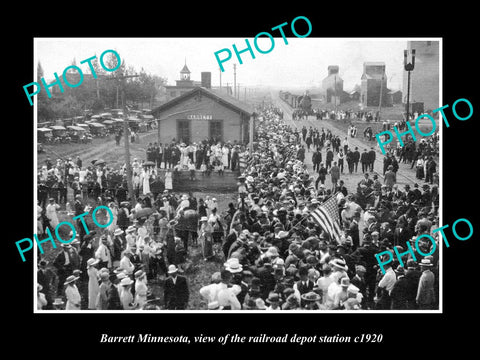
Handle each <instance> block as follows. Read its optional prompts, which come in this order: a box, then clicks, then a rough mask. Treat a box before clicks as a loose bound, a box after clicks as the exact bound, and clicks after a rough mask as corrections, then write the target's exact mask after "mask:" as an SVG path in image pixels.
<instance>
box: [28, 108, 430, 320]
mask: <svg viewBox="0 0 480 360" xmlns="http://www.w3.org/2000/svg"><path fill="white" fill-rule="evenodd" d="M280 114H281V111H280V110H279V109H277V108H275V107H273V106H269V107H267V108H265V109H263V111H262V112H261V116H260V117H259V121H258V128H257V132H256V139H255V147H254V152H253V153H251V154H249V155H248V157H247V158H246V162H247V164H248V166H247V168H246V169H245V171H243V173H242V175H241V176H240V177H239V179H238V180H239V183H238V198H237V199H236V201H233V202H231V203H230V204H229V205H228V209H226V210H224V209H218V205H217V202H216V200H215V199H211V198H205V199H197V198H195V197H194V196H193V195H192V194H175V193H173V192H172V191H171V190H169V189H165V190H163V191H162V192H160V193H157V194H156V195H153V193H152V192H151V191H149V192H147V193H145V194H144V195H143V197H141V198H140V199H139V201H138V202H137V204H136V205H135V206H134V207H130V206H129V203H128V202H126V201H125V200H123V201H119V199H118V198H115V197H110V198H108V200H107V201H109V203H108V204H109V207H111V209H112V212H113V213H114V214H115V219H114V221H113V222H112V224H111V225H110V226H109V227H108V228H107V229H106V230H105V231H104V232H102V233H99V234H96V233H93V232H91V233H90V234H82V233H79V238H78V240H74V241H73V242H72V243H70V244H64V245H63V246H62V251H61V252H59V253H58V254H57V257H56V258H55V260H54V261H53V266H48V265H49V264H48V263H47V262H46V260H45V259H41V260H40V262H39V270H38V307H39V308H43V309H52V308H58V309H63V308H65V309H69V310H72V309H73V310H79V309H91V310H94V309H97V310H111V309H124V310H134V309H168V310H183V309H189V310H190V309H191V308H190V302H189V301H190V299H191V288H190V287H191V285H189V284H190V283H189V277H190V276H193V275H192V274H190V273H189V272H188V258H189V253H190V252H189V249H190V248H191V247H192V246H198V247H200V249H201V253H202V257H203V260H204V261H212V262H216V263H218V264H219V266H218V271H217V272H214V273H213V274H212V275H211V282H210V283H209V284H204V286H203V287H201V289H200V290H199V295H200V296H201V298H202V299H203V303H204V306H203V308H202V309H205V310H206V309H208V310H267V311H268V310H301V309H306V310H360V309H361V310H369V309H374V310H390V309H392V310H405V309H408V310H416V309H436V308H438V302H439V278H438V269H439V260H438V246H437V251H435V252H434V253H433V254H432V255H430V256H422V255H421V254H420V253H419V252H418V251H416V250H414V252H413V253H406V254H405V255H404V256H403V257H402V260H403V261H402V263H400V262H399V261H398V260H394V261H393V262H391V263H390V264H388V265H385V269H386V273H385V274H383V273H382V272H381V271H380V269H379V266H378V263H377V259H376V258H375V254H377V253H380V252H383V251H387V250H388V251H391V252H393V246H397V247H399V252H400V253H402V252H403V251H402V250H401V249H402V248H403V249H404V250H405V249H406V248H407V243H409V242H410V243H411V244H413V242H414V241H415V239H416V237H417V236H420V235H422V234H427V233H428V234H431V235H432V230H433V229H434V228H436V227H438V195H439V194H438V186H437V184H432V186H431V187H430V186H429V185H428V184H425V185H423V187H422V190H420V188H419V185H418V184H415V185H414V186H413V189H411V188H410V186H409V185H405V187H404V189H400V188H399V186H398V184H397V182H396V176H395V173H396V170H395V169H394V167H393V165H392V164H389V165H388V166H387V168H386V171H385V177H384V181H383V183H382V182H380V180H379V179H378V175H376V174H374V175H373V176H372V178H370V174H369V172H371V167H370V163H365V167H363V161H361V158H362V156H361V155H360V162H362V167H363V168H362V173H363V179H361V180H360V181H359V182H358V184H357V186H356V188H350V189H348V188H347V187H346V186H345V184H344V183H343V182H342V181H338V182H333V181H332V188H331V189H326V188H325V185H324V182H323V181H317V180H318V178H321V175H322V173H323V174H324V175H325V172H324V170H322V168H324V166H323V161H320V162H319V164H318V166H317V167H316V168H315V169H314V171H313V172H310V171H309V170H308V167H307V165H306V164H305V145H306V140H307V138H312V144H314V146H315V147H316V151H315V152H320V153H321V151H323V149H324V150H325V151H326V154H325V155H326V158H327V159H326V161H329V158H330V156H337V161H335V160H333V159H332V160H331V166H329V167H328V170H327V172H330V173H332V169H333V168H334V167H338V155H339V154H340V153H344V154H345V152H346V153H348V152H349V151H350V152H352V153H353V152H355V151H358V149H356V150H355V149H352V147H351V146H350V144H348V137H346V138H345V139H344V141H346V142H343V141H341V139H340V138H339V137H338V136H334V135H333V134H331V132H329V131H326V132H324V131H318V130H316V129H313V128H311V129H305V130H306V131H304V130H303V129H302V130H301V131H299V130H297V129H294V128H292V127H290V126H288V125H286V124H285V123H284V121H283V120H282V118H281V116H280ZM315 139H317V140H315ZM304 144H305V145H304ZM212 145H213V144H212ZM154 146H155V144H152V146H151V148H153V147H154ZM210 146H211V145H210ZM307 146H308V145H307ZM185 148H186V146H185ZM200 148H201V146H200ZM206 149H207V151H208V150H210V151H211V152H214V153H215V151H214V150H212V148H211V147H210V148H208V147H206ZM204 150H205V148H204ZM164 151H165V149H164ZM164 151H163V153H164ZM184 151H185V152H184V158H190V154H191V153H192V152H193V151H189V150H184ZM155 152H156V151H154V153H155ZM315 152H314V154H315ZM329 152H331V153H332V155H329ZM364 152H366V149H365V150H364ZM147 153H148V152H147ZM150 153H151V152H150ZM193 154H196V151H195V152H193ZM218 154H220V152H218ZM222 155H223V152H222ZM180 156H181V155H180ZM317 156H318V155H317ZM207 157H208V156H207ZM392 157H393V158H395V154H393V155H392ZM190 159H191V158H190ZM194 160H197V158H194ZM395 160H396V159H395ZM149 161H155V160H152V158H150V159H149ZM194 162H195V163H196V161H194ZM160 163H161V162H160ZM357 163H358V162H357ZM157 164H158V161H157ZM348 165H349V166H348V170H349V171H350V170H351V172H356V171H357V167H356V165H355V162H353V166H352V167H351V166H350V165H351V163H348ZM394 170H395V171H394ZM335 172H336V170H335ZM150 190H151V189H150ZM332 199H333V200H334V203H335V211H336V212H337V213H338V214H337V215H338V223H339V226H340V229H341V233H340V236H335V234H333V233H332V231H330V230H329V229H325V228H324V227H321V226H320V224H319V223H318V222H316V221H315V219H314V217H312V216H311V214H312V213H314V212H315V210H316V209H319V208H321V207H322V206H324V204H326V203H327V202H328V201H329V200H330V201H331V200H332ZM84 205H85V202H84V201H83V199H82V197H81V196H79V195H77V197H76V200H75V204H74V209H75V212H80V211H83V208H84ZM437 235H438V233H437V234H433V235H432V236H433V237H434V238H435V239H436V241H437V244H438V236H437ZM432 246H433V244H431V243H430V242H429V241H428V240H426V238H423V239H422V241H420V243H419V248H420V249H421V250H422V253H424V254H427V253H429V252H430V251H429V250H430V249H431V247H432ZM413 248H414V249H415V247H413ZM393 257H394V258H396V256H393ZM155 288H161V289H163V296H158V294H156V293H155V291H154V289H155ZM159 298H160V299H162V300H161V301H158V299H159ZM65 304H66V305H65ZM191 310H197V309H191Z"/></svg>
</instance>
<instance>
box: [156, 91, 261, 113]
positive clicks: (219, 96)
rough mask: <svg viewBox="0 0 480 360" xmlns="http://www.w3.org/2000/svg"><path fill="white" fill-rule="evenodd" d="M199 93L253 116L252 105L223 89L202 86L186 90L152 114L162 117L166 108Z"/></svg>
mask: <svg viewBox="0 0 480 360" xmlns="http://www.w3.org/2000/svg"><path fill="white" fill-rule="evenodd" d="M199 94H200V95H202V96H206V97H208V98H210V99H213V100H214V101H217V102H218V103H219V104H222V105H224V106H226V107H228V108H230V109H232V110H234V111H236V112H238V113H242V114H245V115H247V116H251V115H252V114H253V111H254V109H253V107H251V106H250V105H248V104H246V103H244V102H242V101H240V100H238V99H235V98H234V97H233V96H230V95H227V94H225V93H222V92H221V91H216V90H212V89H207V88H204V87H201V86H198V87H195V88H193V89H192V90H190V91H188V92H186V93H185V94H182V95H180V96H177V97H176V98H173V99H172V100H170V101H168V102H166V103H165V104H162V105H160V106H159V107H157V108H155V109H153V110H152V114H153V115H154V116H155V117H157V118H158V117H160V116H159V114H161V113H162V112H164V111H165V110H167V109H169V108H171V107H173V106H175V105H177V104H179V103H181V102H182V101H184V100H186V99H189V98H191V97H194V96H197V95H199Z"/></svg>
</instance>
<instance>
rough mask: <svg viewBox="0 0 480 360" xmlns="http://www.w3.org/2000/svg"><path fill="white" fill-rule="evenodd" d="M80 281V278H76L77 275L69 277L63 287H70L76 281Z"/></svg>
mask: <svg viewBox="0 0 480 360" xmlns="http://www.w3.org/2000/svg"><path fill="white" fill-rule="evenodd" d="M78 279H79V277H78V276H75V275H70V276H69V277H67V280H65V282H64V283H63V285H68V284H70V283H72V282H74V281H77V280H78Z"/></svg>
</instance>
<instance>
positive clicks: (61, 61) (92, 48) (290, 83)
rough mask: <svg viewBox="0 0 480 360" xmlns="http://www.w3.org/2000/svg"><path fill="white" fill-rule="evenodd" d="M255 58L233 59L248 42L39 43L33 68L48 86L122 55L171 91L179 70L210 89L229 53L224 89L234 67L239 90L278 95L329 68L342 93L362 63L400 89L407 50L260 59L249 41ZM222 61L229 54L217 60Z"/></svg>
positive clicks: (285, 50)
mask: <svg viewBox="0 0 480 360" xmlns="http://www.w3.org/2000/svg"><path fill="white" fill-rule="evenodd" d="M248 40H249V42H250V44H251V46H252V48H253V50H254V54H255V59H252V57H251V55H250V53H249V52H248V51H247V52H244V53H242V54H241V59H242V61H243V64H240V63H239V61H238V59H237V58H236V56H235V53H234V51H233V48H232V45H233V44H235V45H236V47H237V49H238V50H242V49H245V48H246V42H245V38H36V39H35V47H36V51H35V59H34V67H35V68H36V64H37V62H38V61H40V63H41V65H42V67H43V70H44V76H45V80H46V81H48V80H53V79H54V75H53V73H54V72H57V74H58V75H59V76H61V74H62V73H63V70H64V69H65V67H67V66H68V65H70V64H71V63H72V60H73V59H75V60H76V63H77V65H78V66H80V68H81V69H82V70H85V72H87V70H88V64H86V63H85V64H83V65H81V64H80V61H82V60H84V59H87V58H90V57H92V56H94V55H96V56H97V59H98V57H100V54H102V53H103V52H104V51H105V50H110V49H113V50H115V51H117V52H118V54H119V55H120V57H121V59H122V61H124V62H125V63H126V65H127V66H133V67H134V68H135V69H136V70H137V71H140V70H141V68H143V69H144V70H145V71H146V72H147V73H150V74H152V75H158V76H161V77H165V78H167V83H168V84H169V85H175V80H178V79H179V78H180V70H181V69H182V68H183V65H184V64H185V61H186V64H187V66H188V68H189V69H190V71H191V79H192V80H196V81H200V80H201V72H203V71H209V72H211V73H212V86H218V85H219V82H220V75H219V73H220V69H219V64H218V63H217V60H216V58H215V55H214V53H215V52H216V51H219V50H222V49H224V48H228V49H229V50H230V51H231V52H232V57H231V59H230V60H229V61H226V62H224V63H223V66H224V68H225V71H224V72H222V85H224V86H225V85H226V83H227V82H228V83H230V84H233V80H234V74H233V64H234V63H236V64H237V66H236V68H237V69H236V78H237V84H240V87H243V86H252V87H253V86H255V85H264V86H271V87H276V88H279V89H288V88H292V87H297V88H298V87H315V86H319V87H320V86H321V83H322V80H323V79H324V78H325V77H326V76H327V67H328V66H329V65H338V66H339V69H340V71H339V75H340V77H341V78H342V79H343V80H344V90H346V91H348V90H351V89H353V87H354V86H355V85H356V84H360V78H361V76H362V71H363V63H364V62H366V61H381V62H384V63H385V64H386V76H387V86H388V88H389V89H392V90H397V89H400V90H401V89H402V76H403V50H404V49H406V46H407V40H408V39H406V38H399V39H398V38H391V39H389V38H365V39H358V38H352V39H348V38H345V39H344V38H310V37H306V38H295V37H293V38H287V41H288V44H285V42H284V40H283V39H282V38H281V37H278V38H274V40H275V45H274V47H273V50H272V51H271V52H269V53H267V54H261V53H259V52H258V51H257V50H256V49H255V47H254V43H253V41H254V40H253V38H249V39H248ZM258 46H259V48H261V49H263V50H267V49H268V48H270V47H271V42H270V40H269V38H267V37H261V38H259V41H258ZM219 56H220V57H221V58H223V57H224V56H226V53H221V54H219Z"/></svg>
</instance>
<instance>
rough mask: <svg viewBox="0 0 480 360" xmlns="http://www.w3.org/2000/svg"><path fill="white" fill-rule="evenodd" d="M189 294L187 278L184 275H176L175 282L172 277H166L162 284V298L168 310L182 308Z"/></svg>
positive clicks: (185, 304) (184, 306)
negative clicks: (163, 284)
mask: <svg viewBox="0 0 480 360" xmlns="http://www.w3.org/2000/svg"><path fill="white" fill-rule="evenodd" d="M189 296H190V293H189V290H188V284H187V279H186V278H185V277H184V276H180V275H177V279H176V282H175V283H173V278H172V277H169V278H167V280H166V281H165V286H164V300H165V307H166V308H167V309H168V310H184V309H185V308H186V307H187V304H188V298H189Z"/></svg>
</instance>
